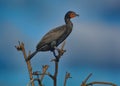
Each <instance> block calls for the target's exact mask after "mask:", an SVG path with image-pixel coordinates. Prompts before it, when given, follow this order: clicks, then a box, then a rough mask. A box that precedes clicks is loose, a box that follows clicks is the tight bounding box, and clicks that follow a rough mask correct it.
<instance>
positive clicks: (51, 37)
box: [37, 25, 66, 48]
mask: <svg viewBox="0 0 120 86" xmlns="http://www.w3.org/2000/svg"><path fill="white" fill-rule="evenodd" d="M65 32H66V25H63V26H59V27H57V28H55V29H52V30H50V31H49V32H48V33H47V34H46V35H45V36H43V38H42V39H41V41H40V42H39V43H38V45H37V48H41V47H43V46H44V45H46V44H49V43H51V42H52V41H56V40H57V39H58V38H60V37H61V36H62V35H63V34H64V33H65Z"/></svg>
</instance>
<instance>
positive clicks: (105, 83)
mask: <svg viewBox="0 0 120 86" xmlns="http://www.w3.org/2000/svg"><path fill="white" fill-rule="evenodd" d="M95 84H104V85H111V86H117V85H115V84H114V83H111V82H96V81H95V82H90V83H88V84H87V85H86V86H92V85H95Z"/></svg>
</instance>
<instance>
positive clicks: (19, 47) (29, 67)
mask: <svg viewBox="0 0 120 86" xmlns="http://www.w3.org/2000/svg"><path fill="white" fill-rule="evenodd" d="M18 43H19V45H18V46H15V48H16V49H17V50H18V51H21V52H22V53H23V55H24V59H26V58H27V54H26V51H25V48H24V43H23V42H20V41H18ZM29 55H30V53H29V54H28V56H29ZM26 64H27V68H28V72H29V77H30V80H33V76H32V67H31V63H30V61H27V62H26ZM31 85H32V86H34V82H32V83H31Z"/></svg>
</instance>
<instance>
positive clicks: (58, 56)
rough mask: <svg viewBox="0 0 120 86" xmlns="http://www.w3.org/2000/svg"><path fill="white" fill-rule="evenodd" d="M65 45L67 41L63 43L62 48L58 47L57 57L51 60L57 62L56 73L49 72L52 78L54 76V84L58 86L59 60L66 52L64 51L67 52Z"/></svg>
mask: <svg viewBox="0 0 120 86" xmlns="http://www.w3.org/2000/svg"><path fill="white" fill-rule="evenodd" d="M64 46H65V41H64V42H63V43H62V45H61V48H60V49H57V51H58V55H57V58H55V59H52V60H51V61H54V62H55V71H54V75H52V74H50V73H48V76H49V77H50V78H52V80H53V83H54V86H57V75H58V67H59V60H60V58H61V56H62V55H63V54H64V52H66V50H64Z"/></svg>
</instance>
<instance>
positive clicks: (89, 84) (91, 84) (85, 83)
mask: <svg viewBox="0 0 120 86" xmlns="http://www.w3.org/2000/svg"><path fill="white" fill-rule="evenodd" d="M91 76H92V73H90V74H89V75H88V76H87V78H86V79H85V80H84V81H83V82H82V84H81V86H93V85H95V84H104V85H111V86H117V85H116V84H114V83H111V82H98V81H95V82H90V83H87V81H88V79H89V78H90V77H91Z"/></svg>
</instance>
